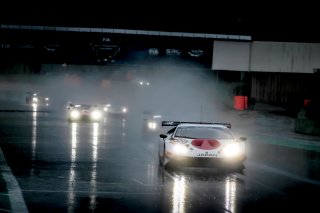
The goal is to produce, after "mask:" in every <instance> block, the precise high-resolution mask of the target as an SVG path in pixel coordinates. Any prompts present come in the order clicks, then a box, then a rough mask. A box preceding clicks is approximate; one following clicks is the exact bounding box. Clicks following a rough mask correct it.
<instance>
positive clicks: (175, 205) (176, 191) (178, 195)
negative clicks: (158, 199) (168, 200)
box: [172, 176, 186, 213]
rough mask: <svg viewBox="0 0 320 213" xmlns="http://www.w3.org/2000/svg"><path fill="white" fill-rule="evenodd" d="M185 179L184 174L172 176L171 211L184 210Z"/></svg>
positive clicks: (181, 212) (182, 212) (178, 212)
mask: <svg viewBox="0 0 320 213" xmlns="http://www.w3.org/2000/svg"><path fill="white" fill-rule="evenodd" d="M185 193H186V181H185V177H184V176H180V177H175V178H174V186H173V194H172V212H173V213H184V212H185V196H186V194H185Z"/></svg>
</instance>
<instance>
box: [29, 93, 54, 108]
mask: <svg viewBox="0 0 320 213" xmlns="http://www.w3.org/2000/svg"><path fill="white" fill-rule="evenodd" d="M49 100H50V99H49V97H43V96H40V95H38V94H37V93H33V92H27V95H26V104H28V105H31V106H49V105H50V104H49Z"/></svg>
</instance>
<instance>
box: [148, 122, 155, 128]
mask: <svg viewBox="0 0 320 213" xmlns="http://www.w3.org/2000/svg"><path fill="white" fill-rule="evenodd" d="M148 128H149V129H156V128H157V123H155V122H149V123H148Z"/></svg>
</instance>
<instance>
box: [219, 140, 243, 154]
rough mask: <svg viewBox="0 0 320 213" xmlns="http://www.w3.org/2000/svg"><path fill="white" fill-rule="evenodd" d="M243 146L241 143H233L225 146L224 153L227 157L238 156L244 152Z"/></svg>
mask: <svg viewBox="0 0 320 213" xmlns="http://www.w3.org/2000/svg"><path fill="white" fill-rule="evenodd" d="M242 152H243V151H242V148H241V146H240V144H239V143H231V144H228V145H226V146H225V147H224V149H223V155H224V156H225V157H236V156H239V155H240V154H242Z"/></svg>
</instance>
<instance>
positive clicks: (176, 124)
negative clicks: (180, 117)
mask: <svg viewBox="0 0 320 213" xmlns="http://www.w3.org/2000/svg"><path fill="white" fill-rule="evenodd" d="M179 124H215V125H222V126H225V127H227V128H229V129H231V124H230V123H210V122H186V121H162V126H178V125H179Z"/></svg>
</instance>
